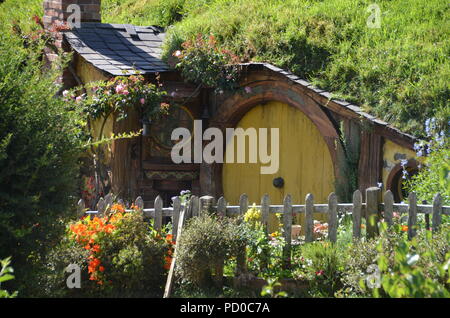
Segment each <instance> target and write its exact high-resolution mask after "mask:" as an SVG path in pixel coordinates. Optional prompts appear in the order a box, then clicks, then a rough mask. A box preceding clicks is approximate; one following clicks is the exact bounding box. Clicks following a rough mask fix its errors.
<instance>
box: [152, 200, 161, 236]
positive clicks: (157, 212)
mask: <svg viewBox="0 0 450 318" xmlns="http://www.w3.org/2000/svg"><path fill="white" fill-rule="evenodd" d="M162 213H163V200H162V198H161V197H160V196H159V195H158V196H157V197H156V199H155V219H154V220H155V221H154V222H155V223H154V226H155V230H156V231H157V232H161V227H162Z"/></svg>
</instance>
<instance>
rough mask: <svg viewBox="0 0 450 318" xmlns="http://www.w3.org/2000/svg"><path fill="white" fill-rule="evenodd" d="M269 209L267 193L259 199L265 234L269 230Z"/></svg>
mask: <svg viewBox="0 0 450 318" xmlns="http://www.w3.org/2000/svg"><path fill="white" fill-rule="evenodd" d="M269 210H270V198H269V195H268V194H264V195H263V197H262V199H261V218H262V223H263V225H264V230H265V231H266V234H268V232H269Z"/></svg>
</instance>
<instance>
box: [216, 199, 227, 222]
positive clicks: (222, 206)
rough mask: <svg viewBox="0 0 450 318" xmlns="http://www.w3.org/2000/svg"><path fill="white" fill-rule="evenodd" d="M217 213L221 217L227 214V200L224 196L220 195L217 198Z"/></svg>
mask: <svg viewBox="0 0 450 318" xmlns="http://www.w3.org/2000/svg"><path fill="white" fill-rule="evenodd" d="M217 215H218V216H219V217H225V216H227V201H225V198H224V197H220V198H219V200H217Z"/></svg>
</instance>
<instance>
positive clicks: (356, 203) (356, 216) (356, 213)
mask: <svg viewBox="0 0 450 318" xmlns="http://www.w3.org/2000/svg"><path fill="white" fill-rule="evenodd" d="M361 210H362V193H361V191H359V190H356V191H355V192H354V193H353V211H352V220H353V238H355V239H360V238H361Z"/></svg>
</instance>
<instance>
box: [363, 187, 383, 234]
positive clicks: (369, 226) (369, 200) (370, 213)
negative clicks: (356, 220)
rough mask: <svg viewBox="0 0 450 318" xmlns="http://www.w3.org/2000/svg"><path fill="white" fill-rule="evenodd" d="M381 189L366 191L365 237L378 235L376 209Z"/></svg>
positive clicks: (373, 188) (372, 188)
mask: <svg viewBox="0 0 450 318" xmlns="http://www.w3.org/2000/svg"><path fill="white" fill-rule="evenodd" d="M380 194H381V189H380V188H377V187H371V188H367V189H366V231H367V232H366V237H367V238H373V237H375V236H376V235H378V221H379V220H378V209H379V205H380Z"/></svg>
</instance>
